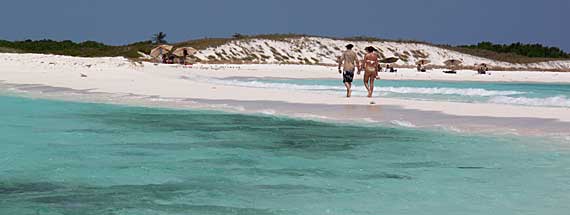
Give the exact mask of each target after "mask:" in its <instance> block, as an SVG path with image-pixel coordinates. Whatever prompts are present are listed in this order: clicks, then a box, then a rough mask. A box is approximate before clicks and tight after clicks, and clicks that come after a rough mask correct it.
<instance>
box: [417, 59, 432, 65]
mask: <svg viewBox="0 0 570 215" xmlns="http://www.w3.org/2000/svg"><path fill="white" fill-rule="evenodd" d="M429 63H431V61H429V60H427V59H421V60H418V62H416V64H419V65H426V64H429Z"/></svg>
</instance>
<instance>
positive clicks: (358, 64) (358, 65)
mask: <svg viewBox="0 0 570 215" xmlns="http://www.w3.org/2000/svg"><path fill="white" fill-rule="evenodd" d="M354 59H355V60H354V61H356V62H355V63H354V64H353V65H356V69H357V70H356V71H358V72H357V74H358V75H360V71H361V70H362V67H360V60H359V59H358V55H356V54H354ZM363 66H364V65H363Z"/></svg>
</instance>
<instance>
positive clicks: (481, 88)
mask: <svg viewBox="0 0 570 215" xmlns="http://www.w3.org/2000/svg"><path fill="white" fill-rule="evenodd" d="M206 81H209V82H214V83H219V84H225V85H236V86H244V87H254V88H277V89H287V90H303V91H312V92H319V93H328V94H335V95H343V94H344V91H345V90H346V89H345V87H344V86H343V85H342V83H341V79H340V78H339V79H276V78H228V79H208V80H206ZM353 94H354V95H355V96H366V95H367V91H366V89H365V88H364V86H363V83H362V80H361V77H355V81H354V92H353ZM569 96H570V84H544V83H516V82H515V83H513V82H469V81H453V82H452V81H413V80H379V81H376V84H375V97H384V98H386V97H388V98H400V99H415V100H431V101H451V102H469V103H493V104H508V105H523V106H543V107H564V108H570V97H569Z"/></svg>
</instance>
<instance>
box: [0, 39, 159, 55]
mask: <svg viewBox="0 0 570 215" xmlns="http://www.w3.org/2000/svg"><path fill="white" fill-rule="evenodd" d="M153 46H154V45H153V43H152V42H151V41H143V42H137V43H132V44H129V45H124V46H111V45H106V44H103V43H99V42H94V41H85V42H80V43H76V42H73V41H70V40H64V41H54V40H24V41H6V40H0V52H9V53H38V54H58V55H69V56H78V57H117V56H122V57H127V58H137V57H140V55H139V54H138V52H139V51H140V52H145V53H148V52H150V50H151V49H152V47H153Z"/></svg>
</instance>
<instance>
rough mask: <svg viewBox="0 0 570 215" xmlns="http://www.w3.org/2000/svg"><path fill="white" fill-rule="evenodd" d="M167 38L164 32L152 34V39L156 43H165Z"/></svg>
mask: <svg viewBox="0 0 570 215" xmlns="http://www.w3.org/2000/svg"><path fill="white" fill-rule="evenodd" d="M164 38H166V34H165V33H164V32H162V31H161V32H158V34H154V35H152V40H153V41H154V43H156V44H164V43H167V42H166V40H165V39H164Z"/></svg>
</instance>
